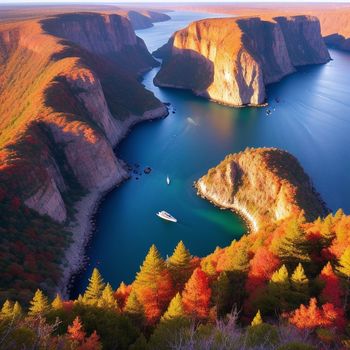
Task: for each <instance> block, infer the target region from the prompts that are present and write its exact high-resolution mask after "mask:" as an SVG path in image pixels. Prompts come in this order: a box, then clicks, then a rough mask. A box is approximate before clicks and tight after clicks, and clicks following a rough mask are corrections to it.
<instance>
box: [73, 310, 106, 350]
mask: <svg viewBox="0 0 350 350" xmlns="http://www.w3.org/2000/svg"><path fill="white" fill-rule="evenodd" d="M67 333H68V339H69V340H70V341H71V342H72V343H73V344H74V345H73V346H74V349H77V350H100V349H101V348H102V346H101V344H100V337H99V336H98V335H97V333H96V331H94V332H93V333H92V334H91V335H90V337H88V338H86V333H85V332H84V329H83V326H82V324H81V321H80V318H79V316H77V317H76V318H75V319H74V321H73V324H72V325H71V326H68V330H67Z"/></svg>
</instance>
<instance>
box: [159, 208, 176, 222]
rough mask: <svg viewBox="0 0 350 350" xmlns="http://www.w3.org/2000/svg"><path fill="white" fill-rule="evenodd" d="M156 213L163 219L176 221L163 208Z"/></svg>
mask: <svg viewBox="0 0 350 350" xmlns="http://www.w3.org/2000/svg"><path fill="white" fill-rule="evenodd" d="M156 215H157V216H159V217H160V218H162V219H164V220H167V221H172V222H177V220H176V219H175V218H174V217H173V216H172V215H170V214H169V213H168V212H166V211H165V210H162V211H160V212H158V213H157V214H156Z"/></svg>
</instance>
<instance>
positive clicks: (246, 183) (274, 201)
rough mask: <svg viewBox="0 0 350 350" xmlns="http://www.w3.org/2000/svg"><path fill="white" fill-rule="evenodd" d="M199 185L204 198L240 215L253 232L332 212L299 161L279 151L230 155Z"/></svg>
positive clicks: (200, 193) (246, 151) (264, 150)
mask: <svg viewBox="0 0 350 350" xmlns="http://www.w3.org/2000/svg"><path fill="white" fill-rule="evenodd" d="M195 186H196V188H197V190H198V194H199V195H201V196H202V197H204V198H206V199H208V200H210V201H212V202H213V203H214V204H216V205H218V206H220V207H222V208H225V209H231V210H234V211H237V212H238V213H240V214H241V215H242V216H243V217H244V218H245V219H247V221H248V223H249V224H250V226H251V229H252V231H258V230H259V229H260V228H261V227H262V225H263V224H269V223H273V222H277V221H279V220H282V219H286V218H288V217H290V216H298V215H299V214H301V212H302V211H303V213H304V214H305V217H306V218H307V219H308V220H310V221H312V220H315V219H316V218H317V217H319V216H320V217H323V216H325V215H326V214H327V213H328V209H327V208H326V207H325V204H324V203H323V201H322V200H321V198H320V196H319V195H318V194H317V193H316V192H315V190H314V188H313V186H312V184H311V181H310V178H309V177H308V175H307V174H306V173H305V172H304V170H303V168H302V167H301V165H300V164H299V162H298V160H297V159H296V158H295V157H294V156H292V155H291V154H289V153H288V152H286V151H282V150H279V149H277V148H256V149H254V148H247V149H246V150H245V151H244V152H240V153H236V154H230V155H228V156H227V157H226V158H225V159H224V160H223V161H222V162H221V163H220V164H219V165H218V166H217V167H215V168H213V169H210V170H209V171H208V173H207V174H206V175H204V176H203V177H202V178H200V179H199V180H198V181H197V182H196V184H195Z"/></svg>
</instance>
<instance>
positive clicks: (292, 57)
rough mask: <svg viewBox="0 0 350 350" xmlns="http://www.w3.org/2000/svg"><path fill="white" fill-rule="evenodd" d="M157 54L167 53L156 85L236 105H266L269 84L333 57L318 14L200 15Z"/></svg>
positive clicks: (158, 55) (161, 56) (163, 55)
mask: <svg viewBox="0 0 350 350" xmlns="http://www.w3.org/2000/svg"><path fill="white" fill-rule="evenodd" d="M155 55H156V56H157V57H160V58H163V59H164V61H163V64H162V67H161V70H160V71H159V72H158V74H157V75H156V77H155V79H154V83H155V84H156V85H158V86H162V87H173V88H182V89H189V90H191V91H193V92H194V93H195V94H196V95H199V96H202V97H205V98H208V99H211V100H214V101H217V102H220V103H224V104H228V105H231V106H243V105H261V104H263V103H264V102H265V99H266V91H265V85H266V84H270V83H273V82H276V81H279V80H280V79H282V78H283V77H284V76H286V75H288V74H291V73H293V72H294V71H295V67H298V66H303V65H308V64H321V63H325V62H328V61H329V59H330V56H329V53H328V51H327V49H326V46H325V44H324V42H323V40H322V37H321V35H320V26H319V22H318V20H317V19H316V18H315V17H308V16H297V17H274V18H270V19H261V18H258V17H238V18H221V19H205V20H201V21H197V22H194V23H192V24H190V25H189V26H188V27H187V28H185V29H182V30H180V31H178V32H176V33H175V34H174V35H173V37H172V38H171V39H170V40H169V42H168V43H167V44H166V45H165V46H163V47H162V48H160V49H159V50H157V51H156V52H155Z"/></svg>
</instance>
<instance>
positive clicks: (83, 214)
mask: <svg viewBox="0 0 350 350" xmlns="http://www.w3.org/2000/svg"><path fill="white" fill-rule="evenodd" d="M168 115H169V109H168V108H167V106H166V105H165V104H164V103H162V105H161V106H160V107H158V108H155V109H152V110H148V111H146V112H145V113H144V114H143V115H142V116H135V115H130V116H129V118H128V119H127V120H126V121H124V122H123V124H122V126H121V131H122V132H121V133H120V135H118V136H119V137H118V139H117V140H116V142H115V144H114V145H113V151H114V154H115V157H116V159H117V162H118V163H119V165H120V167H119V168H118V172H117V173H115V174H113V176H112V177H110V178H108V179H107V180H106V181H104V183H102V184H101V185H100V186H99V187H96V188H93V189H91V190H90V191H89V193H88V194H87V195H85V196H84V197H83V198H81V200H79V201H78V202H77V203H76V204H75V205H74V209H75V210H76V214H75V216H74V220H72V221H70V222H69V223H68V224H67V230H68V231H69V232H71V234H72V243H71V244H70V245H69V247H67V249H66V251H65V255H64V259H63V262H62V263H61V269H62V276H61V278H60V281H59V283H58V284H57V286H56V291H57V292H58V293H60V295H61V296H62V298H64V299H69V294H70V288H71V282H72V278H74V276H75V275H76V274H78V273H79V272H80V271H81V270H82V269H83V268H84V266H85V263H86V255H85V250H86V246H87V244H88V242H89V240H90V239H91V237H92V234H93V229H94V227H93V223H92V219H93V217H94V215H95V214H96V212H97V210H98V208H99V206H100V203H101V202H102V200H103V199H104V197H105V196H106V195H107V194H108V193H109V192H111V191H112V190H114V189H115V188H117V187H118V186H120V185H121V184H122V183H123V182H124V181H126V180H127V179H128V178H129V172H128V171H127V169H126V163H125V162H124V161H123V160H121V159H119V158H118V157H117V154H116V147H117V146H118V145H119V144H120V142H121V141H122V140H123V139H124V138H126V137H127V136H128V134H129V133H130V132H131V131H132V129H133V127H134V126H136V125H137V124H140V123H143V122H146V121H152V120H156V119H163V118H166V117H167V116H168Z"/></svg>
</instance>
